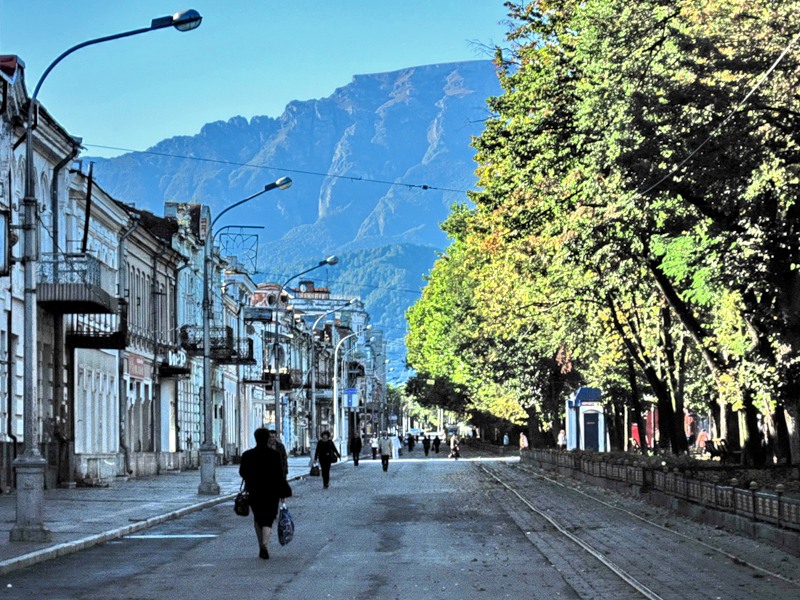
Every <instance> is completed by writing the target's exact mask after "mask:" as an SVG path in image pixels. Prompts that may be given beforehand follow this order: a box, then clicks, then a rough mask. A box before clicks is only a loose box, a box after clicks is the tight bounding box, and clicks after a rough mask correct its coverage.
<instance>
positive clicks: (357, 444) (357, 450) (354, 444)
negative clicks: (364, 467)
mask: <svg viewBox="0 0 800 600" xmlns="http://www.w3.org/2000/svg"><path fill="white" fill-rule="evenodd" d="M350 454H352V455H353V466H354V467H357V466H358V459H359V458H360V457H361V436H360V435H358V434H357V433H355V434H353V437H352V438H351V439H350Z"/></svg>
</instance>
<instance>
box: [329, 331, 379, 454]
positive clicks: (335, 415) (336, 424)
mask: <svg viewBox="0 0 800 600" xmlns="http://www.w3.org/2000/svg"><path fill="white" fill-rule="evenodd" d="M371 329H372V325H367V326H366V327H364V328H362V329H359V330H358V331H354V332H353V333H351V334H350V335H346V336H344V337H343V338H342V339H340V340H339V343H338V344H336V347H335V348H334V349H333V439H334V442H335V441H337V440H338V441H339V442H340V447H341V442H342V441H343V440H339V438H338V437H337V435H338V434H339V433H341V431H340V429H341V428H340V426H339V398H338V389H337V385H336V382H337V379H338V375H337V369H338V367H339V348H341V347H342V344H343V343H344V342H345V341H347V340H349V339H350V338H353V337H356V336H358V335H361V334H362V333H363V332H365V331H370V330H371ZM343 415H344V410H343V411H342V421H344V416H343ZM342 425H344V423H342Z"/></svg>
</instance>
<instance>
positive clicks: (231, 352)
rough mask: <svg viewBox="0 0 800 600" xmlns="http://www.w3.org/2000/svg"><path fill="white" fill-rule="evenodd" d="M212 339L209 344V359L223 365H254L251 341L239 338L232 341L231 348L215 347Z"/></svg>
mask: <svg viewBox="0 0 800 600" xmlns="http://www.w3.org/2000/svg"><path fill="white" fill-rule="evenodd" d="M213 340H214V338H212V343H211V352H210V356H211V359H212V360H214V361H216V362H218V363H220V364H223V365H254V364H256V359H255V357H253V340H252V339H250V338H240V339H235V340H232V345H231V346H221V347H215V346H214V342H213Z"/></svg>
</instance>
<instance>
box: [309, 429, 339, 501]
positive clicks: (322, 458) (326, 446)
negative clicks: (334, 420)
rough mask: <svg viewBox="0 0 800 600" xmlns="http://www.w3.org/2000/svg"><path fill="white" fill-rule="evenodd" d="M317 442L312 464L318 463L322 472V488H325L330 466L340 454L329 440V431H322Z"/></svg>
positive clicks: (328, 480)
mask: <svg viewBox="0 0 800 600" xmlns="http://www.w3.org/2000/svg"><path fill="white" fill-rule="evenodd" d="M319 437H320V440H319V442H317V450H316V452H314V462H319V466H320V470H321V471H322V487H324V488H327V487H328V485H329V484H330V479H331V464H333V463H335V462H336V461H337V460H339V459H340V458H341V454H339V451H338V450H337V449H336V446H335V445H334V443H333V440H331V433H330V431H323V432H322V433H321V434H320V436H319Z"/></svg>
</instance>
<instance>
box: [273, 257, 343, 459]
mask: <svg viewBox="0 0 800 600" xmlns="http://www.w3.org/2000/svg"><path fill="white" fill-rule="evenodd" d="M338 262H339V258H338V257H336V256H329V257H328V258H326V259H325V260H321V261H319V263H317V264H316V265H314V266H313V267H311V268H310V269H306V270H305V271H300V272H299V273H296V274H295V275H292V276H291V277H289V279H287V280H286V281H285V282H284V284H283V285H282V286H281V287H280V289H279V290H278V296H277V297H276V298H275V312H274V313H273V314H274V318H275V339H274V340H273V345H272V364H273V365H274V367H275V379H274V380H273V383H272V389H273V391H274V393H275V433H277V437H278V440H280V441H281V442H282V443H284V444H285V443H286V442H285V441H284V439H283V421H282V416H281V373H280V370H279V361H278V355H279V354H280V344H279V343H278V307H279V306H280V302H281V296H282V295H283V290H284V288H285V287H286V286H287V285H289V283H290V282H291V281H292V280H293V279H297V278H298V277H300V276H301V275H305V274H306V273H310V272H311V271H313V270H314V269H319V268H320V267H324V266H325V265H335V264H336V263H338Z"/></svg>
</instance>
